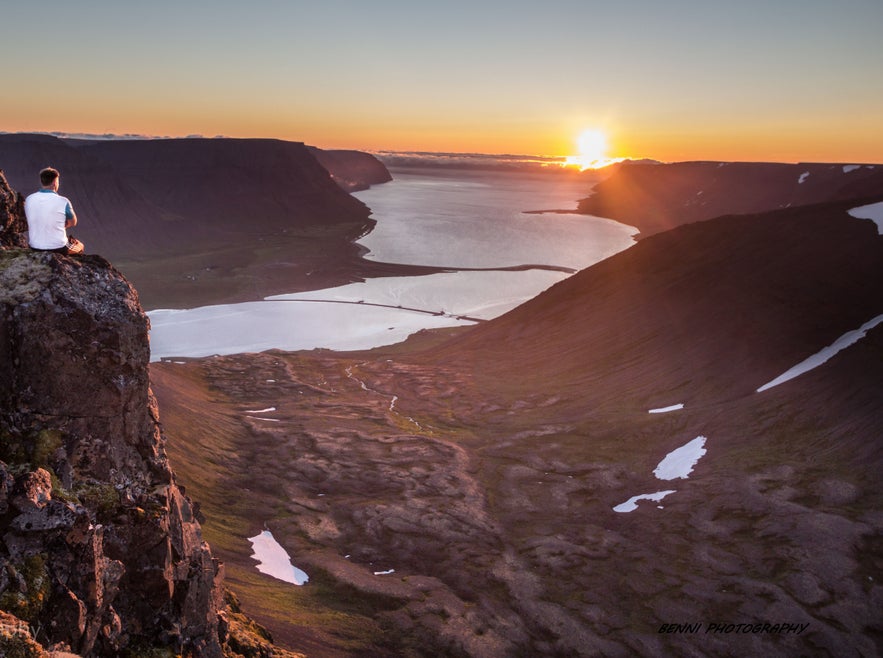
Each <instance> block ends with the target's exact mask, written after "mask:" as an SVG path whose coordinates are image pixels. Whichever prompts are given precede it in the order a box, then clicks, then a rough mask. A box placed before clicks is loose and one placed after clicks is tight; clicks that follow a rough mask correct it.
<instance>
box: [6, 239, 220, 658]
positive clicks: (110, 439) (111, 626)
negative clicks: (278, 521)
mask: <svg viewBox="0 0 883 658" xmlns="http://www.w3.org/2000/svg"><path fill="white" fill-rule="evenodd" d="M148 328H149V322H148V319H147V317H146V315H145V314H144V312H143V310H142V309H141V306H140V304H139V302H138V297H137V294H136V292H135V291H134V289H133V288H132V287H131V286H130V285H129V283H128V282H127V281H126V279H125V278H124V277H123V276H122V275H121V274H120V273H119V272H117V271H116V270H115V269H114V268H113V267H112V266H111V265H110V264H109V263H108V262H107V261H106V260H104V259H103V258H100V257H98V256H86V257H82V258H70V257H66V256H61V255H57V254H50V253H37V252H31V251H28V250H24V249H5V250H0V364H2V367H0V538H2V541H0V609H2V610H5V611H7V612H9V613H11V614H12V615H14V616H15V617H17V618H18V619H20V620H23V621H24V622H27V624H29V625H30V628H31V630H32V632H33V635H34V638H35V639H36V640H37V641H38V642H39V643H40V644H41V645H43V646H45V647H56V648H58V647H61V648H63V649H65V650H68V651H73V652H76V653H79V654H81V655H84V656H93V655H94V656H110V655H125V654H134V655H140V654H139V652H141V653H143V652H144V651H149V650H153V649H156V648H158V647H162V648H163V649H164V650H171V651H174V652H175V653H177V654H186V655H196V656H209V657H212V656H221V655H223V649H222V644H223V642H222V638H223V636H224V633H225V624H224V623H223V620H222V615H221V614H220V612H219V611H220V608H221V605H222V590H221V582H222V572H223V569H222V565H221V564H220V563H219V562H218V560H216V559H214V558H213V557H212V553H211V550H210V548H209V546H208V545H207V544H206V543H205V542H204V541H203V539H202V535H201V529H200V525H199V522H198V520H197V517H198V516H199V515H198V510H197V509H196V506H195V505H194V504H193V503H192V502H191V501H190V499H189V498H188V497H187V496H186V495H185V493H184V491H183V490H182V488H181V487H179V486H178V485H177V484H176V482H175V478H174V475H173V473H172V470H171V468H170V466H169V462H168V460H167V458H166V456H165V452H164V448H163V437H162V435H161V432H160V425H159V422H158V413H157V407H156V402H155V400H154V397H153V394H152V392H151V389H150V382H149V377H148V361H149V352H150V349H149V342H148ZM2 641H3V638H0V642H2ZM0 649H2V646H0ZM0 653H3V651H0Z"/></svg>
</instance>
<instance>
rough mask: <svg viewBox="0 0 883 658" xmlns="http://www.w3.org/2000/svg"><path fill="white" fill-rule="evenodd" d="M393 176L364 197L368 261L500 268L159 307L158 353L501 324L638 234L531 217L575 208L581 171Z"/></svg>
mask: <svg viewBox="0 0 883 658" xmlns="http://www.w3.org/2000/svg"><path fill="white" fill-rule="evenodd" d="M392 173H393V176H394V180H393V181H392V182H390V183H385V184H383V185H378V186H376V187H373V188H371V189H369V190H365V191H363V192H359V193H357V194H356V196H358V197H359V198H360V199H361V200H362V201H363V202H364V203H365V204H367V205H368V207H370V208H371V209H372V212H373V217H374V218H375V219H376V220H377V225H376V227H375V228H374V230H373V231H372V232H371V233H369V234H368V235H367V236H365V237H364V238H363V239H362V240H360V244H362V245H363V246H364V247H365V248H366V249H367V250H369V252H368V254H367V255H366V258H369V259H374V260H378V261H384V262H392V263H406V264H415V265H434V266H441V267H446V268H451V269H460V268H480V269H483V270H489V271H473V270H470V269H460V271H456V272H448V273H440V274H433V275H429V276H414V277H382V278H377V279H369V280H368V281H365V282H364V283H354V284H349V285H346V286H341V287H338V288H331V289H326V290H317V291H312V292H303V293H296V294H291V295H276V296H274V297H270V298H267V299H266V300H263V301H256V302H246V303H240V304H225V305H218V306H205V307H200V308H195V309H185V310H171V309H160V310H155V311H151V312H150V313H149V316H150V320H151V325H152V329H151V358H152V359H153V360H158V359H162V358H169V357H176V356H179V357H187V356H190V357H199V356H209V355H212V354H234V353H240V352H258V351H263V350H267V349H272V348H278V349H284V350H300V349H313V348H327V349H336V350H354V349H367V348H371V347H377V346H380V345H389V344H392V343H395V342H399V341H401V340H404V339H405V338H407V336H409V335H410V334H412V333H414V332H416V331H418V330H420V329H424V328H436V327H445V326H456V325H462V324H469V323H472V322H473V321H475V320H476V319H490V318H493V317H496V316H497V315H500V314H502V313H504V312H506V311H508V310H510V309H512V308H514V307H515V306H517V305H518V304H521V303H523V302H524V301H526V300H528V299H530V298H532V297H534V296H536V295H537V294H538V293H540V292H541V291H543V290H544V289H546V288H548V287H549V286H550V285H552V284H554V283H556V282H557V281H560V280H561V279H563V278H565V277H567V276H569V275H570V273H571V272H572V271H576V270H578V269H582V268H584V267H587V266H589V265H591V264H593V263H596V262H598V261H600V260H602V259H604V258H606V257H608V256H610V255H612V254H614V253H616V252H618V251H621V250H623V249H625V248H627V247H628V246H630V245H631V244H633V237H632V236H633V235H634V234H635V233H636V232H637V231H636V229H634V228H632V227H629V226H625V225H623V224H619V223H617V222H614V221H612V220H608V219H602V218H598V217H591V216H586V215H576V214H568V213H545V214H533V213H529V211H535V210H548V209H561V208H574V207H575V205H576V201H577V200H578V199H579V198H581V197H584V196H586V195H587V194H588V193H589V191H590V187H591V185H590V184H587V183H586V182H585V181H582V180H580V179H579V178H578V177H575V176H565V175H556V174H552V173H526V172H499V171H493V172H490V171H477V172H476V171H470V170H450V169H437V170H436V169H407V170H395V169H393V170H392ZM521 266H524V269H520V270H517V271H500V270H499V269H495V268H506V267H521ZM536 266H540V267H536Z"/></svg>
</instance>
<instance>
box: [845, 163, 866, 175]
mask: <svg viewBox="0 0 883 658" xmlns="http://www.w3.org/2000/svg"><path fill="white" fill-rule="evenodd" d="M861 168H862V166H861V165H843V173H844V174H848V173H849V172H850V171H855V170H856V169H861Z"/></svg>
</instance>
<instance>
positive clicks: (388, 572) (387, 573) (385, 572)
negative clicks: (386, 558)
mask: <svg viewBox="0 0 883 658" xmlns="http://www.w3.org/2000/svg"><path fill="white" fill-rule="evenodd" d="M395 572H396V570H395V569H387V570H386V571H375V572H374V575H375V576H388V575H389V574H391V573H395Z"/></svg>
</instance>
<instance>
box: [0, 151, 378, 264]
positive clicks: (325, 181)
mask: <svg viewBox="0 0 883 658" xmlns="http://www.w3.org/2000/svg"><path fill="white" fill-rule="evenodd" d="M332 159H334V160H335V161H339V162H344V163H347V162H349V159H347V158H343V157H338V158H332ZM45 166H54V167H56V168H57V169H59V170H60V171H61V175H62V188H61V194H63V195H65V196H68V197H70V198H71V199H72V201H73V202H74V207H75V210H76V211H77V214H78V215H79V216H80V218H81V223H80V225H79V226H78V227H77V229H76V230H75V233H76V234H77V236H78V237H82V239H83V240H84V241H85V242H86V244H87V247H88V249H89V250H90V251H92V252H100V253H102V254H104V255H106V256H109V257H113V258H118V257H120V256H131V255H133V254H139V253H141V254H143V253H144V252H145V251H146V250H149V249H162V250H165V251H172V252H180V253H188V252H193V251H199V250H201V249H205V248H209V247H213V246H217V245H219V244H225V243H227V244H229V243H230V242H234V243H235V241H254V240H256V239H258V238H272V236H274V235H281V234H282V233H286V232H296V231H299V230H312V229H318V230H321V231H324V232H325V233H330V234H335V233H338V234H340V238H341V240H351V239H353V238H354V237H357V236H358V235H361V234H362V233H364V231H366V230H368V228H370V226H372V224H373V222H372V220H370V219H369V218H368V215H369V214H370V211H369V210H368V209H367V208H366V207H365V206H364V204H362V203H360V202H359V201H357V200H356V199H354V198H353V197H351V196H349V194H347V193H346V192H344V191H343V190H342V189H341V188H340V187H339V186H338V185H336V184H335V183H334V181H333V180H332V178H331V176H330V175H329V173H328V171H327V170H326V169H325V168H324V167H322V166H321V165H320V164H319V163H318V162H317V160H316V158H315V157H314V155H313V153H312V152H311V150H310V149H308V148H307V147H306V146H304V145H303V144H301V143H296V142H284V141H280V140H271V139H241V140H240V139H161V140H108V141H91V140H82V141H80V140H61V139H58V138H55V137H50V136H46V135H23V134H21V135H19V134H16V135H0V167H2V168H3V169H4V170H5V172H6V175H7V178H8V180H9V183H10V185H11V186H12V187H13V188H15V189H18V190H19V191H20V192H21V193H23V194H25V195H26V194H28V193H29V192H30V191H32V190H34V189H36V188H37V187H38V183H37V172H39V170H40V169H41V168H43V167H45ZM381 166H382V165H381ZM372 175H373V174H372ZM352 179H353V177H352V175H349V174H348V180H352Z"/></svg>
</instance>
